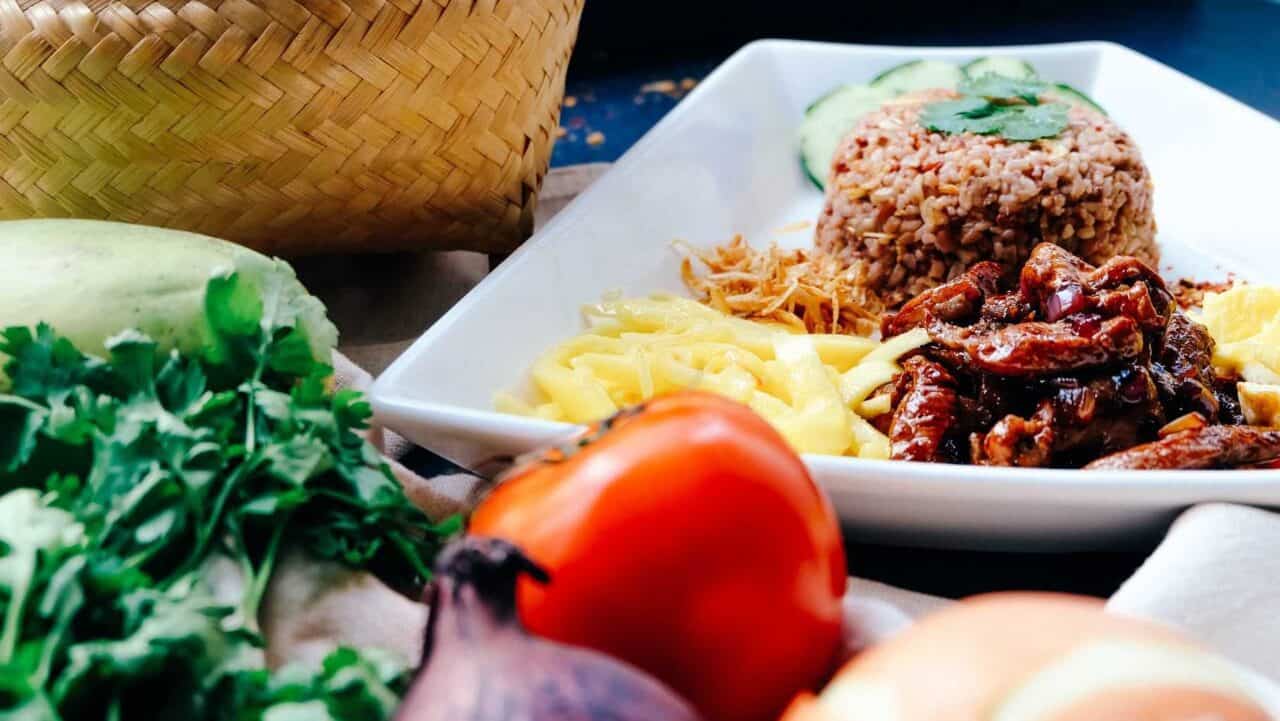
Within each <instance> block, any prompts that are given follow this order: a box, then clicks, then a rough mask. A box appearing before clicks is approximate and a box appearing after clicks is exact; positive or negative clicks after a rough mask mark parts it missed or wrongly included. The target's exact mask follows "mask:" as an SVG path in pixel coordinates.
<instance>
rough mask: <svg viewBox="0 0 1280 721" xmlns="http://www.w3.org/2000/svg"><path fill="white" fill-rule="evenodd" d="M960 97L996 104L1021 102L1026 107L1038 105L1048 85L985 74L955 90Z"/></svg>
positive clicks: (963, 83)
mask: <svg viewBox="0 0 1280 721" xmlns="http://www.w3.org/2000/svg"><path fill="white" fill-rule="evenodd" d="M957 90H958V91H959V93H960V94H961V95H969V96H973V97H978V98H985V99H986V100H988V101H990V102H993V103H997V104H1008V103H1009V102H1010V101H1011V100H1021V101H1022V102H1024V103H1026V104H1028V105H1039V104H1040V96H1041V95H1043V94H1044V93H1045V92H1047V91H1048V90H1049V84H1048V83H1046V82H1042V81H1040V80H1034V79H1031V78H1010V77H1005V76H1004V75H997V74H995V73H987V74H986V75H983V76H982V77H979V78H968V79H966V80H965V81H964V82H962V83H960V87H958V88H957Z"/></svg>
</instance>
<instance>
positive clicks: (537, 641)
mask: <svg viewBox="0 0 1280 721" xmlns="http://www.w3.org/2000/svg"><path fill="white" fill-rule="evenodd" d="M437 574H438V575H437V576H436V579H435V580H434V581H433V582H432V584H431V586H430V587H429V589H428V591H427V595H428V601H429V602H430V604H431V619H430V622H429V623H428V625H427V632H426V640H425V642H424V644H423V661H422V666H421V668H420V669H419V671H418V676H417V678H416V679H415V680H414V682H413V685H412V687H411V688H410V689H409V693H408V695H407V696H406V697H405V700H404V703H403V704H402V705H401V706H400V709H399V710H398V711H397V713H396V717H395V718H396V721H604V720H605V719H608V720H609V721H698V715H697V714H696V713H695V712H694V710H693V707H692V706H690V705H689V704H688V702H686V701H685V700H684V699H682V698H680V697H679V696H677V695H676V694H675V693H673V692H672V691H671V690H669V689H668V688H666V687H665V686H663V685H662V684H661V683H659V682H658V681H656V680H654V679H653V678H651V677H650V676H648V675H646V674H645V673H644V672H642V671H640V670H639V669H636V668H635V667H633V666H630V665H628V664H626V663H623V662H621V661H618V660H616V659H613V658H611V657H609V656H606V655H604V654H601V653H598V652H596V651H591V650H588V649H584V648H576V647H572V646H566V645H564V644H560V643H556V642H554V641H548V640H546V639H541V638H537V637H534V636H531V635H529V634H528V633H527V632H526V631H525V630H524V628H523V627H522V626H521V625H520V621H519V619H518V618H517V616H516V607H515V592H516V580H517V579H518V578H519V577H520V576H522V575H525V576H528V577H529V578H531V579H533V580H536V581H540V582H542V583H546V582H548V577H547V574H546V573H545V572H544V571H543V570H542V569H541V568H539V567H538V566H537V565H535V564H534V563H533V562H531V561H530V560H529V559H528V558H527V557H526V556H525V555H524V554H523V553H521V551H520V550H519V549H517V548H516V547H515V546H513V545H511V544H509V543H507V542H505V541H500V540H497V539H488V538H479V537H474V536H473V537H468V538H464V539H461V540H459V541H455V542H454V543H453V544H451V545H450V546H449V547H448V548H446V549H445V551H444V552H443V553H442V554H441V556H440V559H439V561H438V562H437Z"/></svg>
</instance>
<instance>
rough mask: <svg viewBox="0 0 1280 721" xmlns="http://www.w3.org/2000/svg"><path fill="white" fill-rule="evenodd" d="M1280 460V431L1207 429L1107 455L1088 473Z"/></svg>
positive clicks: (1214, 427) (1214, 466) (1233, 428)
mask: <svg viewBox="0 0 1280 721" xmlns="http://www.w3.org/2000/svg"><path fill="white" fill-rule="evenodd" d="M1278 458H1280V431H1275V430H1265V429H1262V428H1255V427H1253V426H1223V425H1217V426H1205V427H1203V428H1197V429H1195V430H1189V431H1182V432H1180V433H1173V434H1170V435H1168V436H1165V437H1164V438H1161V439H1160V440H1158V441H1154V442H1151V443H1145V444H1143V445H1140V446H1134V447H1133V448H1130V449H1128V450H1124V451H1120V452H1119V453H1113V454H1111V455H1109V456H1104V457H1102V458H1099V459H1098V460H1096V461H1094V462H1092V463H1090V464H1089V465H1087V466H1085V468H1086V469H1089V470H1100V471H1101V470H1126V469H1127V470H1173V469H1190V468H1239V467H1241V466H1252V465H1257V464H1260V463H1268V462H1270V461H1274V460H1276V459H1278Z"/></svg>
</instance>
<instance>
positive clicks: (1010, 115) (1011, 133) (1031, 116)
mask: <svg viewBox="0 0 1280 721" xmlns="http://www.w3.org/2000/svg"><path fill="white" fill-rule="evenodd" d="M999 119H1000V123H999V127H998V129H997V130H996V132H998V133H1000V135H1001V136H1003V137H1004V138H1005V139H1006V140H1037V139H1039V138H1052V137H1054V136H1056V135H1058V134H1059V133H1061V132H1062V131H1063V130H1064V129H1065V128H1066V127H1067V106H1066V105H1064V104H1062V103H1050V104H1047V105H1037V106H1024V107H1013V108H1008V109H1006V110H1004V111H1003V112H1001V114H1000V116H999Z"/></svg>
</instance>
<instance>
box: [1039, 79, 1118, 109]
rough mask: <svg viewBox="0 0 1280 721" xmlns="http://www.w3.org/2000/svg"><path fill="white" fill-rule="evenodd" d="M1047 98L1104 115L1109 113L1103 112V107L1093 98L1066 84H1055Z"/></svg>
mask: <svg viewBox="0 0 1280 721" xmlns="http://www.w3.org/2000/svg"><path fill="white" fill-rule="evenodd" d="M1045 96H1046V97H1049V98H1053V99H1054V100H1060V101H1062V102H1064V103H1066V104H1068V105H1076V106H1079V107H1084V108H1090V109H1092V110H1096V111H1098V112H1099V113H1102V114H1103V115H1106V114H1107V111H1105V110H1103V109H1102V106H1101V105H1098V104H1097V103H1095V102H1094V101H1093V98H1091V97H1089V96H1088V95H1085V94H1084V93H1082V92H1080V91H1079V90H1076V89H1075V88H1073V87H1071V86H1070V85H1067V84H1066V83H1054V85H1053V87H1051V88H1049V92H1047V93H1045Z"/></svg>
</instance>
